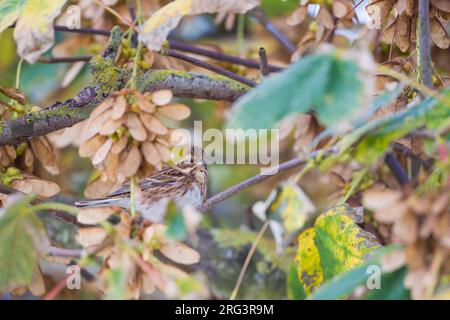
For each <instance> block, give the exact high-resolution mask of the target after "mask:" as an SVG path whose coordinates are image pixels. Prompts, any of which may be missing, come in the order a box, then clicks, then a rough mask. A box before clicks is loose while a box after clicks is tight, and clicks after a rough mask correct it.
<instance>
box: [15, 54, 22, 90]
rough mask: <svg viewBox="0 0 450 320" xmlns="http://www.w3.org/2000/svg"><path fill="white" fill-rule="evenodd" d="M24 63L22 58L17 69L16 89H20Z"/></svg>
mask: <svg viewBox="0 0 450 320" xmlns="http://www.w3.org/2000/svg"><path fill="white" fill-rule="evenodd" d="M22 64H23V59H22V58H20V60H19V63H18V64H17V70H16V89H20V74H21V72H22Z"/></svg>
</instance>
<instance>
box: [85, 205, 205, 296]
mask: <svg viewBox="0 0 450 320" xmlns="http://www.w3.org/2000/svg"><path fill="white" fill-rule="evenodd" d="M112 214H118V215H119V216H120V223H119V224H118V225H117V226H116V228H115V230H116V231H115V232H114V233H113V234H107V232H106V231H105V229H103V228H101V227H94V226H93V227H92V228H80V229H79V230H78V233H77V236H76V239H77V241H78V242H79V243H80V244H81V245H82V246H83V247H84V248H86V249H89V248H92V247H98V246H101V245H102V244H105V243H107V245H106V246H104V248H103V249H102V250H101V251H99V252H98V255H99V256H101V257H103V258H104V259H103V261H104V263H103V265H102V267H101V269H100V271H99V277H98V279H107V278H108V274H109V273H110V272H111V271H112V270H117V269H120V270H122V272H123V275H124V276H125V281H124V283H125V286H126V290H125V293H126V296H125V298H127V299H130V298H132V299H139V298H140V296H141V294H142V293H143V294H147V295H149V294H151V293H153V292H154V291H155V290H158V291H160V292H162V293H163V294H165V295H166V296H167V297H169V298H180V297H181V294H182V293H181V292H180V291H179V286H177V285H176V283H179V281H185V280H189V279H190V280H192V278H191V275H189V274H188V273H186V272H185V271H183V270H181V269H179V268H177V267H175V266H173V265H171V264H170V263H169V262H167V261H166V262H163V261H161V260H160V259H159V258H158V257H157V256H156V255H155V253H156V252H159V253H161V254H162V256H164V257H165V258H168V259H169V260H171V261H173V262H175V263H177V264H182V265H192V264H195V263H197V262H199V260H200V254H199V253H198V252H197V251H195V250H194V249H192V248H190V247H189V246H187V245H185V244H183V243H182V242H179V241H177V240H175V239H172V238H170V237H168V235H167V226H165V225H163V224H159V223H150V222H148V221H144V222H141V223H138V222H137V221H138V219H135V218H132V217H130V215H129V214H128V213H126V212H123V211H120V210H119V212H117V210H114V209H112V208H110V207H105V208H91V209H84V210H82V211H81V212H80V214H79V215H78V221H80V222H81V221H83V223H86V224H97V223H99V222H101V221H104V220H106V219H107V218H108V217H109V216H110V215H112ZM107 237H109V238H112V237H116V241H110V242H108V241H107V240H106V239H107ZM120 243H122V244H123V243H126V244H127V248H124V245H120ZM142 244H143V245H142ZM138 248H139V249H138ZM99 281H101V280H99ZM101 288H103V289H102V290H104V291H107V290H108V288H107V284H106V283H101ZM201 291H205V289H204V288H201Z"/></svg>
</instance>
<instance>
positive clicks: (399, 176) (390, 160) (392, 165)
mask: <svg viewBox="0 0 450 320" xmlns="http://www.w3.org/2000/svg"><path fill="white" fill-rule="evenodd" d="M385 163H386V165H387V166H388V168H389V170H390V171H391V172H392V174H393V175H394V177H395V179H396V180H397V182H398V184H399V185H400V186H402V187H403V186H405V185H407V184H408V183H409V178H408V175H407V174H406V172H405V170H404V169H403V167H402V165H401V164H400V162H399V161H398V160H397V158H396V157H395V156H394V155H393V154H392V153H388V154H386V158H385Z"/></svg>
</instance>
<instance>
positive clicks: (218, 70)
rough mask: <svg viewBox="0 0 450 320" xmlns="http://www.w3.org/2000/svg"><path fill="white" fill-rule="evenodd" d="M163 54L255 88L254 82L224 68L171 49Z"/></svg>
mask: <svg viewBox="0 0 450 320" xmlns="http://www.w3.org/2000/svg"><path fill="white" fill-rule="evenodd" d="M163 54H165V55H167V56H169V57H172V58H175V59H179V60H183V61H186V62H189V63H192V64H193V65H196V66H198V67H200V68H204V69H207V70H209V71H212V72H215V73H218V74H220V75H223V76H225V77H228V78H230V79H233V80H235V81H238V82H240V83H243V84H245V85H247V86H249V87H255V86H256V85H257V83H256V82H254V81H252V80H250V79H247V78H244V77H241V76H240V75H238V74H236V73H233V72H231V71H229V70H227V69H225V68H222V67H219V66H215V65H212V64H209V63H207V62H205V61H202V60H199V59H196V58H194V57H191V56H187V55H185V54H182V53H181V52H178V51H175V50H172V49H165V50H163Z"/></svg>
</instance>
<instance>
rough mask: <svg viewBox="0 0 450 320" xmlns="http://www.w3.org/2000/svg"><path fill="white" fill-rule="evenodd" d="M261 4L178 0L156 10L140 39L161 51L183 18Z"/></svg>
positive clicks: (238, 0) (252, 0) (238, 10)
mask: <svg viewBox="0 0 450 320" xmlns="http://www.w3.org/2000/svg"><path fill="white" fill-rule="evenodd" d="M258 4H259V0H227V1H223V0H176V1H173V2H171V3H169V4H167V5H166V6H164V7H162V8H161V9H159V10H158V11H156V12H155V13H154V14H153V15H152V16H151V17H150V18H149V19H148V20H147V21H145V22H144V24H143V25H142V26H141V27H140V28H139V41H142V42H144V43H145V45H146V46H147V47H148V48H149V49H150V50H155V51H159V50H160V49H161V47H162V45H163V42H164V41H165V40H166V38H167V35H168V34H169V32H170V31H171V30H173V29H174V28H175V27H176V26H177V25H178V23H179V22H180V20H181V18H182V17H183V16H186V15H196V14H203V13H219V12H232V13H244V12H247V11H248V10H251V9H253V8H254V7H256V6H257V5H258Z"/></svg>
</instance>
